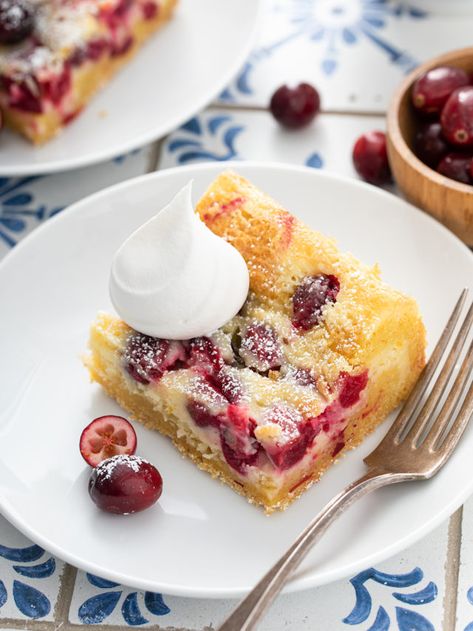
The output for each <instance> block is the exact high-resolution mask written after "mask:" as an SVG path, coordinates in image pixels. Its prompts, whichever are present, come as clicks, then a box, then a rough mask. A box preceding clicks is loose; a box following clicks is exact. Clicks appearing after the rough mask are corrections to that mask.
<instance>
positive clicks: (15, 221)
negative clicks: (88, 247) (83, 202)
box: [0, 177, 62, 247]
mask: <svg viewBox="0 0 473 631" xmlns="http://www.w3.org/2000/svg"><path fill="white" fill-rule="evenodd" d="M39 179H40V178H39V177H25V178H5V177H0V241H2V242H3V243H4V244H6V245H7V246H9V247H13V246H14V245H16V243H17V242H18V241H19V239H20V238H21V237H22V236H23V233H24V232H26V231H27V230H28V229H29V227H30V225H31V224H32V223H37V222H40V221H43V220H44V219H46V218H48V217H51V216H52V215H54V214H56V213H57V212H59V211H60V210H62V207H55V206H53V207H48V206H47V205H45V204H40V203H38V202H36V200H35V197H34V193H33V192H32V189H31V184H32V183H33V182H36V181H37V180H39Z"/></svg>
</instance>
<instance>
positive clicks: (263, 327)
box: [239, 322, 283, 372]
mask: <svg viewBox="0 0 473 631" xmlns="http://www.w3.org/2000/svg"><path fill="white" fill-rule="evenodd" d="M239 353H240V357H241V358H242V359H243V361H244V363H245V365H246V366H248V367H249V368H254V369H255V370H258V371H260V372H266V371H268V370H274V369H276V368H279V367H280V366H281V364H282V361H283V352H282V347H281V344H280V342H279V339H278V335H277V333H276V331H275V330H274V329H273V328H272V327H271V326H269V324H265V323H264V322H252V323H251V324H249V325H248V326H247V327H246V329H244V330H243V332H242V335H241V344H240V350H239Z"/></svg>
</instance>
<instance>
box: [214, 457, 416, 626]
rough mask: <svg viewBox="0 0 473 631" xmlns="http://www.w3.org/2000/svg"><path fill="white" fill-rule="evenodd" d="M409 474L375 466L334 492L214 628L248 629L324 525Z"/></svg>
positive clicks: (253, 624)
mask: <svg viewBox="0 0 473 631" xmlns="http://www.w3.org/2000/svg"><path fill="white" fill-rule="evenodd" d="M412 479H413V477H412V476H409V475H404V474H398V473H385V472H382V471H379V470H376V469H372V470H370V471H368V473H366V474H365V475H364V476H363V477H361V478H360V479H359V480H357V481H356V482H353V483H352V484H350V486H348V487H346V488H345V489H344V490H343V491H342V492H341V493H339V494H338V495H336V496H335V497H334V498H333V499H332V500H331V501H330V502H329V503H328V504H327V505H326V506H325V507H324V508H323V509H322V510H321V511H320V513H319V514H318V515H317V517H315V519H314V520H313V521H312V522H311V523H310V524H309V525H308V526H307V528H306V529H305V530H304V531H303V532H302V533H301V534H300V535H299V537H298V538H297V539H296V541H295V542H294V543H293V544H292V545H291V547H290V548H289V549H288V550H287V552H285V553H284V554H283V556H282V557H281V558H280V559H279V561H277V562H276V563H275V564H274V565H273V567H272V568H271V569H270V570H269V571H268V572H267V573H266V574H265V576H263V578H262V579H261V580H260V582H259V583H258V584H257V585H256V587H254V589H253V590H252V591H251V592H250V593H249V594H248V596H246V598H244V599H243V600H242V601H241V603H240V604H239V605H238V607H237V608H236V609H235V610H234V611H233V612H232V613H231V614H230V616H229V617H228V618H227V619H226V621H225V622H224V623H223V624H222V625H221V626H220V627H219V628H218V630H217V631H252V630H253V629H255V628H256V625H257V624H258V622H259V621H260V620H261V618H262V617H263V616H264V614H265V613H266V610H267V609H268V608H269V606H270V605H271V603H272V602H273V600H274V599H275V598H276V596H277V595H278V594H279V592H280V591H281V589H282V588H283V587H284V585H285V584H286V582H287V580H288V579H289V577H290V575H291V574H292V572H294V570H295V569H296V568H297V567H298V566H299V564H300V563H301V562H302V560H303V559H304V558H305V556H306V555H307V553H308V552H309V550H310V549H311V548H312V546H313V545H314V544H315V543H317V541H318V540H319V539H320V538H321V537H322V535H323V534H324V533H325V531H326V530H327V528H328V527H329V526H330V525H331V524H332V522H334V521H335V519H336V518H337V517H339V516H340V515H341V514H342V513H343V512H344V511H345V510H346V509H347V508H348V507H349V506H351V505H352V504H353V503H354V502H355V501H356V500H358V499H360V498H361V497H363V496H364V495H367V494H368V493H370V492H371V491H375V490H376V489H379V488H381V487H382V486H387V485H388V484H395V483H396V482H406V481H409V480H412Z"/></svg>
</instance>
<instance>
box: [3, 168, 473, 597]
mask: <svg viewBox="0 0 473 631" xmlns="http://www.w3.org/2000/svg"><path fill="white" fill-rule="evenodd" d="M231 166H232V167H233V168H234V169H236V170H238V171H239V172H240V173H241V174H242V175H245V176H247V177H249V178H250V179H251V180H253V181H254V182H255V184H257V185H258V186H260V187H261V188H262V189H264V190H266V191H268V192H269V193H270V194H272V195H273V196H274V197H275V198H276V199H277V200H279V201H280V202H281V203H282V204H284V205H285V206H286V207H287V208H289V209H290V210H291V211H293V212H294V213H295V214H297V215H298V216H300V217H301V218H302V219H303V220H304V221H306V222H307V223H308V224H309V225H311V226H313V227H314V228H317V229H320V230H322V231H323V232H325V233H327V234H329V235H333V236H335V237H336V238H337V239H338V240H339V242H340V245H341V247H342V248H345V249H349V250H352V251H353V252H354V253H355V254H356V255H358V256H359V257H360V258H361V259H362V260H363V261H365V262H366V263H374V262H376V261H378V262H379V264H380V266H381V269H382V271H383V277H384V278H385V279H386V280H387V281H388V282H389V283H391V284H392V285H394V286H395V287H397V288H399V289H402V290H404V291H406V292H408V293H409V294H411V295H413V296H415V297H416V298H417V300H418V301H419V304H420V307H421V310H422V313H423V315H424V317H425V322H426V325H427V330H428V335H429V341H430V344H431V346H432V343H433V342H435V341H436V339H437V338H438V336H439V334H440V333H441V331H442V328H443V326H444V324H445V321H446V319H447V316H448V313H449V311H450V310H451V308H452V305H453V304H454V303H455V301H456V299H457V297H458V294H459V292H460V290H461V288H462V287H464V286H469V285H471V280H472V278H473V256H472V255H471V253H470V252H469V251H468V250H467V248H466V247H465V246H463V245H462V244H461V243H460V241H458V240H457V239H456V238H455V237H454V236H453V235H452V234H451V233H449V232H448V231H447V230H446V229H445V228H443V227H442V226H441V225H440V224H438V223H436V222H435V221H434V220H432V219H431V218H430V217H428V216H426V215H424V214H423V213H421V212H420V211H418V210H416V209H414V208H413V207H412V206H409V205H408V204H406V203H405V202H403V201H402V200H400V199H398V198H396V197H394V196H392V195H389V194H387V193H384V192H382V191H379V190H376V189H375V188H374V187H370V186H367V185H364V184H361V183H359V182H356V181H349V180H344V179H341V178H339V177H336V176H330V175H327V174H324V173H320V172H317V171H314V170H309V169H302V168H300V169H297V168H294V167H287V166H282V165H279V166H277V165H255V164H251V163H250V164H248V163H234V164H233V165H231ZM227 167H228V165H225V168H227ZM221 169H222V165H220V164H217V165H216V164H212V165H201V166H192V167H189V168H180V169H175V170H168V171H162V172H160V173H157V174H153V175H150V176H145V177H142V178H139V179H136V180H132V181H129V182H126V183H124V184H122V185H120V186H118V187H114V188H112V189H109V190H106V191H103V192H101V193H98V194H96V195H94V196H92V197H89V198H88V199H85V200H83V201H81V202H80V203H78V204H76V205H75V206H74V207H73V208H70V209H69V210H67V211H65V212H64V213H63V214H62V215H59V216H58V217H56V218H55V219H53V220H50V221H49V222H48V223H46V224H45V225H44V227H42V228H40V229H38V230H37V231H36V232H35V233H33V234H32V236H30V237H28V238H27V239H26V240H25V241H23V242H22V243H21V244H20V245H19V246H17V247H16V248H15V249H14V250H13V251H12V253H11V254H9V255H8V256H7V257H6V259H5V260H4V262H3V263H2V264H1V265H0V288H1V289H0V299H1V305H2V306H1V309H0V337H1V344H0V347H1V353H0V383H1V384H2V385H1V388H0V510H1V511H2V512H3V514H4V515H5V516H6V517H7V518H8V519H9V520H11V521H12V522H13V523H14V525H16V526H17V527H18V528H19V529H20V530H22V531H23V532H24V533H25V534H26V535H27V536H28V537H30V538H31V539H33V540H34V541H36V542H37V543H39V544H40V545H42V546H43V547H45V548H47V549H48V550H50V551H51V552H52V553H54V554H56V555H57V556H59V557H61V558H63V559H66V560H67V561H69V562H70V563H72V564H73V565H76V566H79V567H81V568H84V569H86V570H88V571H90V572H92V573H94V574H98V575H99V576H103V577H105V578H109V579H111V580H116V581H118V582H122V583H125V584H128V585H133V586H135V587H140V588H144V589H148V590H151V591H162V592H164V593H166V594H176V595H182V596H203V597H230V596H238V595H239V594H241V593H243V592H245V591H246V590H248V589H249V588H250V587H251V586H252V585H253V584H254V583H255V582H256V581H257V580H258V579H259V578H260V577H261V575H262V574H263V573H264V571H265V570H266V569H267V568H268V567H269V566H270V565H271V564H272V563H273V562H274V560H275V559H276V558H277V557H278V555H279V554H280V553H282V552H283V550H284V549H285V548H287V547H288V545H289V544H290V543H291V541H292V540H293V539H294V538H295V536H296V535H297V534H298V533H299V531H300V530H302V529H303V528H304V527H305V526H306V524H307V523H308V522H309V521H310V520H311V518H312V517H313V516H314V515H315V514H316V513H317V512H318V511H319V509H320V508H321V507H322V506H323V505H324V504H325V503H326V502H327V501H328V500H329V499H330V498H331V497H333V496H334V495H335V494H336V493H338V492H339V491H340V490H341V489H342V488H343V487H344V486H345V485H346V484H348V483H349V482H351V481H352V480H354V479H355V478H357V477H359V476H360V475H361V473H362V472H363V471H364V465H363V462H362V459H363V456H364V455H366V454H367V453H369V451H370V450H371V449H372V448H373V447H374V445H375V444H376V443H377V442H378V441H379V439H380V437H381V436H382V435H383V433H384V432H385V431H386V429H387V425H386V424H385V425H384V426H383V427H381V428H380V429H379V431H378V432H376V434H375V435H374V436H371V437H370V438H369V439H368V440H367V441H366V442H365V443H364V444H363V445H362V446H361V447H360V448H358V449H357V450H355V451H352V452H351V453H349V454H348V455H347V456H346V457H345V458H344V459H343V460H342V461H341V462H340V463H338V464H337V465H336V466H334V467H332V468H331V469H330V470H329V471H328V472H327V473H326V475H324V477H323V478H322V480H321V481H320V483H318V484H316V485H314V486H313V487H312V488H311V489H310V490H309V491H308V492H307V493H305V494H304V495H303V496H302V497H301V498H300V499H299V500H297V502H295V503H294V504H293V505H292V506H291V507H290V508H289V509H288V510H287V511H285V512H284V513H282V514H275V515H272V516H271V517H266V516H265V515H264V514H263V512H262V511H260V510H259V509H257V508H255V507H254V506H251V505H249V504H248V503H247V502H246V501H245V500H244V499H243V498H241V497H239V496H238V495H236V494H235V493H234V492H233V491H232V490H230V489H229V488H227V487H225V486H223V485H221V484H219V483H218V482H216V481H215V480H212V479H211V478H210V477H209V476H208V475H207V474H205V473H203V472H201V471H199V470H198V469H197V468H196V467H195V466H194V465H193V464H192V463H191V462H189V461H187V460H183V459H182V458H181V457H180V455H179V454H178V453H177V451H176V450H175V449H174V448H173V446H172V445H171V444H170V442H169V441H168V440H167V439H165V438H163V437H162V436H160V435H159V434H157V433H153V432H151V431H148V430H146V429H144V428H143V427H141V426H139V425H136V429H137V433H138V453H140V454H141V455H143V456H144V457H145V458H147V459H149V460H150V461H151V462H153V463H155V464H156V465H157V466H158V467H159V469H160V470H161V473H162V475H163V479H164V493H163V496H162V499H161V500H160V502H159V504H158V505H157V506H155V507H153V508H152V509H150V510H148V511H145V512H143V513H140V514H137V515H133V516H129V517H119V516H112V515H108V514H106V513H102V512H100V511H99V510H98V509H97V508H96V507H95V506H94V504H93V503H92V502H91V501H90V499H89V497H88V494H87V478H88V476H89V473H90V470H89V469H88V467H87V466H86V465H85V464H84V462H83V460H82V458H81V456H80V454H79V449H78V440H79V436H80V433H81V430H82V428H83V427H84V426H85V425H86V424H87V423H88V422H89V421H90V420H91V419H92V418H94V417H96V416H100V415H102V414H117V413H118V414H119V413H120V408H119V407H118V406H117V405H116V404H115V403H113V402H112V401H111V400H110V399H108V398H107V397H106V396H105V395H104V394H103V393H102V392H101V390H100V389H99V388H98V387H97V386H95V385H91V384H90V383H89V379H88V375H87V373H86V371H85V369H84V367H83V366H82V364H81V360H80V355H81V353H83V352H84V350H85V348H86V344H87V337H88V328H89V325H90V323H91V322H92V320H93V319H94V318H95V315H96V312H97V310H99V309H111V305H110V303H109V300H108V276H109V270H110V262H111V258H112V255H113V253H114V251H115V250H116V248H117V247H118V246H119V244H120V243H121V242H122V241H123V240H124V238H125V237H126V236H127V235H129V234H130V232H131V231H132V230H134V229H135V228H136V227H137V226H139V225H140V224H141V223H143V222H144V221H145V220H146V219H148V218H149V217H151V216H152V215H153V214H154V213H155V212H156V211H157V210H158V209H159V208H161V207H162V206H164V205H165V204H166V203H167V202H168V201H169V200H170V199H171V198H172V197H173V195H174V194H175V192H176V191H178V190H179V189H180V188H181V187H182V186H183V185H184V184H185V183H187V182H188V181H189V179H191V178H194V186H195V188H194V190H195V195H196V198H197V196H198V195H200V194H201V193H203V191H204V190H205V188H206V187H207V186H208V185H209V183H210V182H211V181H212V179H213V178H214V177H215V176H216V175H217V174H218V172H219V171H220V170H221ZM472 461H473V427H470V428H469V430H468V431H467V432H466V434H465V436H464V438H463V440H462V441H461V443H460V445H459V447H458V449H457V452H456V453H455V455H454V457H453V458H452V460H451V461H450V462H449V463H448V465H447V466H446V467H445V469H444V470H442V472H441V473H440V474H439V475H438V476H437V477H436V478H435V479H433V480H431V481H429V482H423V483H418V484H410V485H398V486H396V487H395V488H394V487H393V488H390V489H384V490H382V491H378V492H377V493H375V494H373V495H372V496H371V497H368V498H365V499H364V500H363V501H361V502H359V503H358V504H357V505H355V506H354V507H353V508H352V509H351V510H350V511H348V512H347V513H346V514H345V515H344V516H343V517H342V518H341V519H340V520H339V521H338V522H337V523H336V524H335V525H334V526H333V527H332V528H331V529H330V531H329V532H328V533H327V535H326V536H325V538H324V539H322V541H321V542H320V543H319V545H318V546H317V547H316V548H315V549H314V551H313V553H312V554H311V555H310V556H309V557H308V559H307V560H306V562H305V563H304V565H303V566H302V567H301V568H300V570H299V571H298V572H297V574H296V576H295V578H294V580H293V581H292V583H291V584H290V586H289V588H290V589H293V590H296V589H303V588H306V587H310V586H314V585H321V584H324V583H328V582H330V581H333V580H335V579H338V578H342V577H345V576H348V575H351V574H354V573H356V572H357V571H359V570H362V569H365V568H367V567H369V566H370V565H372V564H375V563H378V562H379V561H381V560H383V559H385V558H387V557H389V556H391V555H393V554H395V553H396V552H398V551H399V550H401V549H402V548H404V547H406V546H407V545H409V544H411V543H413V542H414V541H416V540H417V539H419V538H420V537H422V536H423V535H425V534H426V533H427V532H428V531H429V530H431V529H432V528H433V527H434V526H435V525H437V524H438V523H440V522H441V521H442V520H443V519H446V518H447V517H448V515H449V514H450V513H452V512H453V511H454V510H455V509H456V508H458V506H460V504H461V503H462V502H463V501H464V500H465V498H466V497H467V496H468V494H469V493H470V492H471V491H472V489H473V477H472V476H471V475H470V474H469V473H468V472H469V471H470V468H471V462H472Z"/></svg>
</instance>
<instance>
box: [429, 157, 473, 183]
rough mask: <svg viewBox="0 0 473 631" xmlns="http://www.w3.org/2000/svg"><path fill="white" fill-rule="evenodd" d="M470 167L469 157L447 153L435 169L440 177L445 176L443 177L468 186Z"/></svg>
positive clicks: (470, 159)
mask: <svg viewBox="0 0 473 631" xmlns="http://www.w3.org/2000/svg"><path fill="white" fill-rule="evenodd" d="M471 166H472V158H471V156H466V155H464V154H462V153H449V154H448V155H446V156H445V158H444V159H443V160H442V161H441V162H440V164H439V165H438V167H437V171H438V172H439V173H441V174H442V175H445V177H449V178H450V179H451V180H457V182H463V183H464V184H469V183H470V173H471Z"/></svg>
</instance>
